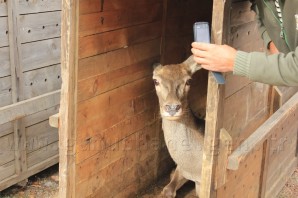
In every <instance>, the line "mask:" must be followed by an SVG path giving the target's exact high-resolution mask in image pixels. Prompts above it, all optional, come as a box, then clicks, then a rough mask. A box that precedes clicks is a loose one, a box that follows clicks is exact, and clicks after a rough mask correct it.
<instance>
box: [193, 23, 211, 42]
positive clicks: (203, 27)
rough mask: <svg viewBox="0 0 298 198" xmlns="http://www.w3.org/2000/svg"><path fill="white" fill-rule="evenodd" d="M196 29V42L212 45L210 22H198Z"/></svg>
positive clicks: (195, 25)
mask: <svg viewBox="0 0 298 198" xmlns="http://www.w3.org/2000/svg"><path fill="white" fill-rule="evenodd" d="M193 28H194V40H195V41H196V42H202V43H210V32H209V24H208V22H196V23H195V24H194V26H193Z"/></svg>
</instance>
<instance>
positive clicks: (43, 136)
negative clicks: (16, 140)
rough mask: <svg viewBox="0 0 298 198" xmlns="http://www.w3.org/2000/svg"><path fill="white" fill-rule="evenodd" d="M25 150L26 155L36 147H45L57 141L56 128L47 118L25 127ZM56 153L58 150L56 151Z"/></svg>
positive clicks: (36, 148)
mask: <svg viewBox="0 0 298 198" xmlns="http://www.w3.org/2000/svg"><path fill="white" fill-rule="evenodd" d="M26 139H27V142H26V151H27V155H28V154H29V153H31V152H34V151H36V150H38V149H42V148H45V147H46V146H48V145H49V144H52V143H54V142H57V141H58V132H57V129H55V128H52V127H51V126H50V125H49V120H45V121H43V122H41V123H37V124H35V125H33V126H30V127H27V128H26ZM57 153H58V152H57Z"/></svg>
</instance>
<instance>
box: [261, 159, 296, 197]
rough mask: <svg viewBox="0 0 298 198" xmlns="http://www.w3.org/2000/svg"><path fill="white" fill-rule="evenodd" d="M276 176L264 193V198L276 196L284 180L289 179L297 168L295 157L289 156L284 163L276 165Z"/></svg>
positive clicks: (283, 184)
mask: <svg viewBox="0 0 298 198" xmlns="http://www.w3.org/2000/svg"><path fill="white" fill-rule="evenodd" d="M276 168H277V172H278V173H279V174H278V177H277V178H276V180H273V181H272V184H271V186H270V188H269V189H267V192H266V194H265V196H264V197H265V198H271V197H276V196H277V195H278V193H279V192H280V191H281V190H282V188H283V187H284V186H285V185H286V182H287V181H288V180H289V178H290V176H291V174H293V172H294V171H295V169H296V168H297V159H296V158H289V159H288V160H287V162H286V163H284V164H283V165H282V166H279V167H276Z"/></svg>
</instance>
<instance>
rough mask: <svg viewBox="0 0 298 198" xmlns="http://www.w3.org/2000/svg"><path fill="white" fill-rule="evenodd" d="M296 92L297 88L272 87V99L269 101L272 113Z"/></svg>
mask: <svg viewBox="0 0 298 198" xmlns="http://www.w3.org/2000/svg"><path fill="white" fill-rule="evenodd" d="M297 91H298V88H297V87H283V86H274V87H273V99H272V101H271V111H272V113H274V112H275V111H277V110H278V109H279V108H280V107H281V106H282V105H283V104H285V103H286V102H287V101H288V100H289V99H290V98H291V97H292V96H293V95H294V94H295V93H296V92H297Z"/></svg>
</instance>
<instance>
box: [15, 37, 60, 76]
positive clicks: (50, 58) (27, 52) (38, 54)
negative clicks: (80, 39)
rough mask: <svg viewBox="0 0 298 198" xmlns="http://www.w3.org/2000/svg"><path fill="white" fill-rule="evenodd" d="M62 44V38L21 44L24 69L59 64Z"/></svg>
mask: <svg viewBox="0 0 298 198" xmlns="http://www.w3.org/2000/svg"><path fill="white" fill-rule="evenodd" d="M60 44H61V39H60V38H54V39H49V40H42V41H38V42H32V43H26V44H23V45H22V46H21V51H22V54H21V59H22V66H23V71H29V70H34V69H37V68H41V67H46V66H49V65H55V64H59V63H60V53H61V46H60Z"/></svg>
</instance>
